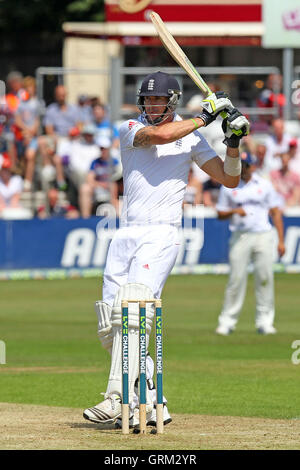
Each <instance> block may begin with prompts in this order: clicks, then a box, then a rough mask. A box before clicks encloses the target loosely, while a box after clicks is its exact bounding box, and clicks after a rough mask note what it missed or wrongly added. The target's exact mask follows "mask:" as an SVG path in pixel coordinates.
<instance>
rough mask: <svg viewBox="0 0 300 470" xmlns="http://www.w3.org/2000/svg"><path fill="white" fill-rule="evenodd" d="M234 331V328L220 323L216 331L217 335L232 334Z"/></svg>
mask: <svg viewBox="0 0 300 470" xmlns="http://www.w3.org/2000/svg"><path fill="white" fill-rule="evenodd" d="M232 332H233V329H232V328H228V327H227V326H221V325H219V326H218V328H217V329H216V333H217V335H221V336H228V335H230V333H232Z"/></svg>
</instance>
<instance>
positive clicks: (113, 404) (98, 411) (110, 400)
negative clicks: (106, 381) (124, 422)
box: [83, 393, 122, 424]
mask: <svg viewBox="0 0 300 470" xmlns="http://www.w3.org/2000/svg"><path fill="white" fill-rule="evenodd" d="M103 395H104V400H103V401H102V402H101V403H99V404H98V405H95V406H92V407H91V408H87V409H86V410H84V412H83V417H84V418H85V419H88V420H89V421H92V422H93V423H101V424H112V423H114V422H115V420H116V419H117V418H118V417H119V416H121V411H122V406H121V398H120V396H119V395H116V394H114V393H113V394H112V395H106V394H105V393H103Z"/></svg>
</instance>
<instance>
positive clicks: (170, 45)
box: [150, 11, 211, 96]
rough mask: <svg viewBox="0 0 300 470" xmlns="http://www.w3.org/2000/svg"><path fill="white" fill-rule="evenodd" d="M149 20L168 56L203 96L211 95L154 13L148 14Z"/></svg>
mask: <svg viewBox="0 0 300 470" xmlns="http://www.w3.org/2000/svg"><path fill="white" fill-rule="evenodd" d="M150 18H151V21H152V23H153V25H154V27H155V29H156V31H157V34H158V36H159V38H160V40H161V42H162V43H163V45H164V47H165V48H166V50H167V51H168V52H169V54H170V55H171V56H172V57H173V59H174V60H175V61H176V62H177V64H178V65H179V66H180V67H182V68H183V69H184V70H185V71H186V73H187V74H188V76H189V77H190V78H191V79H192V80H193V82H194V83H195V84H196V85H197V87H198V88H200V90H201V91H202V93H204V95H205V96H207V95H209V94H210V93H211V90H210V88H209V87H208V85H207V84H206V83H205V81H204V80H203V78H202V77H201V75H200V74H199V73H198V72H197V70H196V69H195V67H194V66H193V64H192V63H191V61H190V60H189V58H188V57H187V56H186V55H185V53H184V52H183V50H182V49H181V47H180V46H179V44H177V42H176V41H175V39H174V38H173V36H172V34H171V33H170V32H169V31H168V29H167V28H166V25H165V24H164V22H163V20H162V19H161V17H160V16H159V15H158V14H157V13H156V12H154V11H152V12H151V13H150Z"/></svg>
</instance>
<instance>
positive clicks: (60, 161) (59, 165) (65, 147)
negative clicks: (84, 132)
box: [53, 127, 81, 191]
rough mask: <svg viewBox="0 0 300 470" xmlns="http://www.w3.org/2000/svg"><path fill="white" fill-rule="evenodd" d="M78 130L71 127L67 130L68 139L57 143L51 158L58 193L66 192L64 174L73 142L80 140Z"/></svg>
mask: <svg viewBox="0 0 300 470" xmlns="http://www.w3.org/2000/svg"><path fill="white" fill-rule="evenodd" d="M80 136H81V134H80V130H79V128H78V127H72V128H71V129H70V130H69V136H68V139H63V140H61V141H59V142H58V144H57V146H56V150H55V155H54V156H53V163H54V166H55V169H56V183H57V187H58V189H59V190H60V191H66V190H67V187H68V185H67V182H66V173H67V168H68V165H69V162H70V156H71V155H72V148H73V144H74V142H76V141H78V140H79V139H80Z"/></svg>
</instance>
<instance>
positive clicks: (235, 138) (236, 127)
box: [222, 108, 250, 148]
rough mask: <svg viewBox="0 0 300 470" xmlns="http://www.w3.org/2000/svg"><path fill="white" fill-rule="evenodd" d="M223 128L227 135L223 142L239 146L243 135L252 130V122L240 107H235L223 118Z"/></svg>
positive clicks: (233, 146)
mask: <svg viewBox="0 0 300 470" xmlns="http://www.w3.org/2000/svg"><path fill="white" fill-rule="evenodd" d="M222 129H223V132H224V135H225V139H224V140H223V143H224V144H225V145H227V147H231V148H238V146H239V145H240V140H241V139H242V137H244V136H245V135H248V134H249V132H250V123H249V121H248V119H247V118H246V117H245V116H244V115H243V114H242V113H241V112H240V111H239V110H238V109H236V108H234V109H232V110H231V111H230V113H229V114H228V116H227V117H226V118H225V119H223V122H222Z"/></svg>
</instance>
